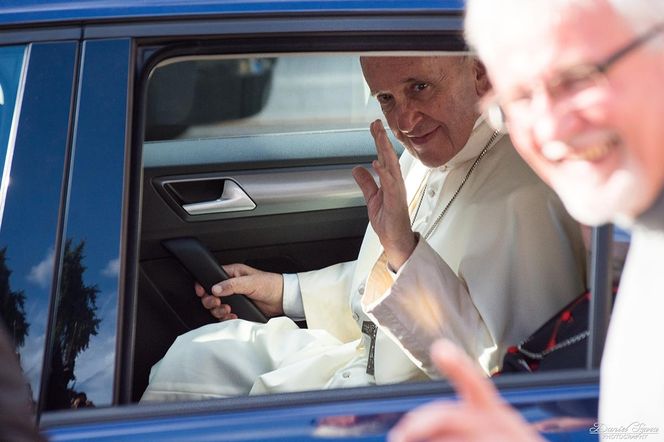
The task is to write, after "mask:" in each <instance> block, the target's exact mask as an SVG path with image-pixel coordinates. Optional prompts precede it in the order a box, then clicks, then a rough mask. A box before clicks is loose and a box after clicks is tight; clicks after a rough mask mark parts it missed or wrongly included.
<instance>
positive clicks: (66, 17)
mask: <svg viewBox="0 0 664 442" xmlns="http://www.w3.org/2000/svg"><path fill="white" fill-rule="evenodd" d="M463 7H464V1H463V0H408V1H403V0H323V1H312V0H269V1H268V0H69V1H65V0H4V1H3V2H1V3H0V26H3V25H4V26H11V25H22V24H40V23H41V24H57V23H72V22H75V23H82V22H97V21H116V20H129V19H131V20H134V19H141V20H145V19H159V18H165V17H168V18H174V17H192V16H203V17H205V16H215V15H229V14H231V15H234V14H241V15H244V14H251V15H256V14H275V13H278V14H280V15H281V14H288V13H312V12H316V13H321V12H330V13H361V12H385V13H399V12H401V13H403V12H415V11H438V12H450V13H461V12H462V11H463Z"/></svg>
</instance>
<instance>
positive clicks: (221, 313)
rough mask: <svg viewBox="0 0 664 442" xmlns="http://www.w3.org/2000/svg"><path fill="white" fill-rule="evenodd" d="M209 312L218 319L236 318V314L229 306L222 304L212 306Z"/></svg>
mask: <svg viewBox="0 0 664 442" xmlns="http://www.w3.org/2000/svg"><path fill="white" fill-rule="evenodd" d="M210 313H211V314H212V316H214V317H215V318H217V319H219V320H220V321H228V320H229V319H237V315H236V314H235V313H232V312H231V308H230V306H228V305H226V304H223V305H222V306H221V307H217V308H213V309H212V310H210Z"/></svg>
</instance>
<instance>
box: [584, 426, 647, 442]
mask: <svg viewBox="0 0 664 442" xmlns="http://www.w3.org/2000/svg"><path fill="white" fill-rule="evenodd" d="M588 432H589V433H590V434H597V435H600V436H602V440H609V439H616V440H645V439H647V438H648V436H653V435H657V434H659V427H655V426H652V425H647V424H646V423H644V422H632V423H630V424H627V425H609V424H604V423H599V422H595V423H594V424H593V426H592V427H590V428H589V429H588Z"/></svg>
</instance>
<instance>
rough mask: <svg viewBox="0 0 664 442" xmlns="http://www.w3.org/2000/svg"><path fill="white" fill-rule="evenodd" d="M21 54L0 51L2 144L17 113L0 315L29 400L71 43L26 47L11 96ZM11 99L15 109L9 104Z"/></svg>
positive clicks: (48, 277) (49, 263)
mask: <svg viewBox="0 0 664 442" xmlns="http://www.w3.org/2000/svg"><path fill="white" fill-rule="evenodd" d="M23 53H24V48H22V47H14V48H0V60H1V61H0V69H2V72H1V75H2V80H0V82H2V88H3V94H4V99H5V105H4V106H2V107H0V108H1V109H2V122H1V123H0V124H2V135H3V140H7V138H5V137H6V130H7V129H8V128H9V123H8V118H10V117H11V113H12V112H13V110H14V108H16V109H19V108H20V116H19V115H15V118H17V119H18V121H17V122H15V123H14V124H15V125H16V129H15V136H13V137H14V139H11V138H10V140H9V143H13V149H9V151H8V153H9V154H8V155H7V157H6V161H5V168H4V175H3V187H2V188H3V189H5V190H6V191H7V195H6V198H3V201H2V203H3V204H4V214H3V218H2V228H1V229H0V252H1V253H0V258H1V271H2V275H3V276H2V284H3V285H2V290H3V291H2V295H1V296H2V299H3V301H2V307H3V308H4V309H6V310H5V311H4V312H3V316H4V317H5V320H6V322H7V323H8V324H7V325H8V327H9V330H10V334H11V335H12V336H13V337H14V341H15V343H16V345H17V347H18V352H19V354H20V362H21V366H22V368H23V371H24V373H25V375H26V377H27V379H28V381H29V383H30V387H31V389H32V394H33V399H34V400H35V401H37V400H38V397H39V395H40V392H41V381H42V379H41V374H42V366H43V358H44V346H45V342H46V340H47V338H46V336H47V324H48V318H49V305H50V298H51V292H52V286H53V269H54V262H55V260H56V259H55V256H56V252H55V248H56V232H57V225H58V210H59V203H60V190H61V188H62V181H63V171H64V160H65V149H66V146H67V136H68V122H69V112H70V104H71V94H72V87H73V75H74V61H75V53H76V44H74V43H58V44H33V45H31V46H30V48H29V51H28V52H27V53H28V54H29V61H27V62H26V67H25V69H26V73H25V74H24V75H25V77H24V78H25V79H24V85H23V89H22V90H23V92H22V95H19V96H18V97H17V95H16V85H17V84H18V81H19V79H20V78H21V76H20V72H21V64H22V60H23ZM26 58H28V57H27V56H26ZM17 98H18V100H19V101H20V106H16V107H15V106H14V101H15V100H16V99H17ZM8 115H9V117H8ZM19 117H20V118H19ZM12 133H14V132H12ZM3 143H4V141H3ZM5 146H6V145H5ZM10 147H12V145H11V144H10ZM37 171H38V172H37Z"/></svg>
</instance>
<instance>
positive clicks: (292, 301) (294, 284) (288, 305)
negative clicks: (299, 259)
mask: <svg viewBox="0 0 664 442" xmlns="http://www.w3.org/2000/svg"><path fill="white" fill-rule="evenodd" d="M283 278H284V296H283V301H282V303H283V308H284V314H285V315H286V316H288V317H289V318H291V319H293V320H296V321H300V320H303V319H304V305H303V304H302V292H301V291H300V281H299V280H298V278H297V275H296V274H295V273H284V274H283Z"/></svg>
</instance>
